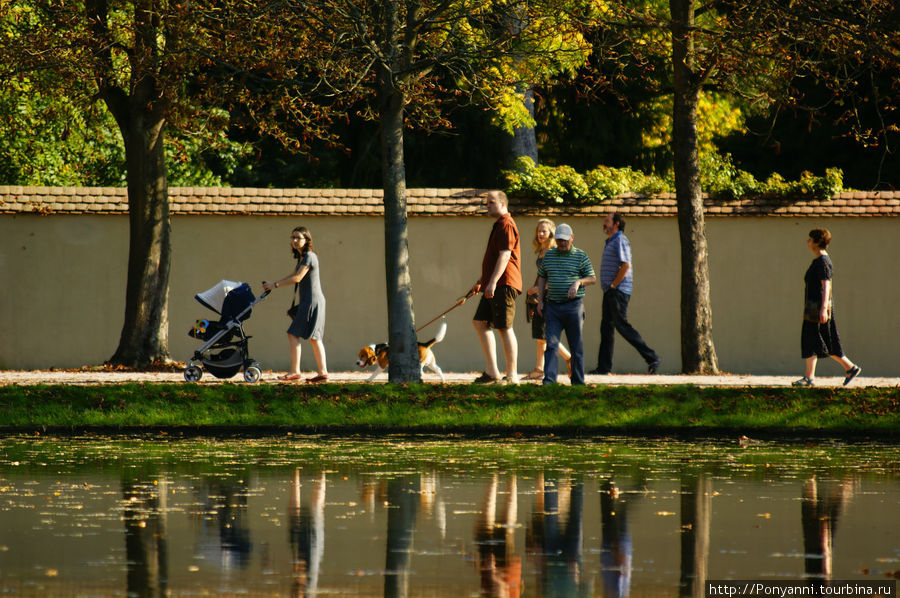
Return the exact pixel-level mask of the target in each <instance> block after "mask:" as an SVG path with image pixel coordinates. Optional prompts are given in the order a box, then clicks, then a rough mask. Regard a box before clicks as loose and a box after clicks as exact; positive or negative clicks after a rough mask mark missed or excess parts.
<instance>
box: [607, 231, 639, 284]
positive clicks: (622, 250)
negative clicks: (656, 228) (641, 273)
mask: <svg viewBox="0 0 900 598" xmlns="http://www.w3.org/2000/svg"><path fill="white" fill-rule="evenodd" d="M626 262H627V263H629V264H631V243H629V242H628V237H626V236H625V235H624V233H622V231H618V232H616V234H614V235H613V236H611V237H610V238H609V239H607V240H606V245H605V246H604V247H603V259H602V260H601V261H600V286H601V288H603V291H604V292H606V291H608V290H609V285H610V284H612V281H613V280H615V278H616V274H617V273H618V272H619V268H621V267H622V264H624V263H626ZM633 280H634V264H632V267H631V268H629V269H628V274H626V275H625V278H623V279H622V282H620V283H619V286H618V287H616V288H617V289H619V290H620V291H622V292H623V293H625V294H626V295H630V294H631V290H632V286H631V285H632V281H633Z"/></svg>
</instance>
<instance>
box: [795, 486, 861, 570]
mask: <svg viewBox="0 0 900 598" xmlns="http://www.w3.org/2000/svg"><path fill="white" fill-rule="evenodd" d="M852 495H853V486H852V483H851V482H849V481H842V482H821V481H819V480H818V479H816V476H813V477H811V478H809V479H808V480H806V482H804V484H803V501H802V502H801V504H800V515H801V518H802V524H803V552H804V553H805V565H806V567H805V570H806V575H807V577H809V578H810V579H811V580H813V579H822V578H829V577H831V572H832V556H833V550H832V549H833V544H834V532H835V529H836V528H837V521H838V517H839V516H840V514H841V512H842V510H843V508H844V506H845V505H846V504H847V501H848V500H849V499H850V497H851V496H852Z"/></svg>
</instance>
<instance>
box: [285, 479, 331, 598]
mask: <svg viewBox="0 0 900 598" xmlns="http://www.w3.org/2000/svg"><path fill="white" fill-rule="evenodd" d="M300 486H301V485H300V470H299V469H297V470H295V471H294V477H292V478H291V492H290V496H289V497H288V522H289V532H288V533H289V534H290V536H289V537H290V543H291V554H292V557H293V562H292V565H293V567H292V571H293V578H294V579H293V583H292V585H291V596H297V597H299V596H308V595H310V594H314V593H315V592H316V590H317V589H318V587H319V566H320V565H321V563H322V554H323V553H324V552H325V473H324V472H322V473H321V474H319V476H318V478H317V479H316V481H315V484H314V485H313V491H312V496H311V497H310V501H309V504H308V505H306V506H303V504H302V502H301V500H300Z"/></svg>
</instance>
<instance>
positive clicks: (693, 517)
mask: <svg viewBox="0 0 900 598" xmlns="http://www.w3.org/2000/svg"><path fill="white" fill-rule="evenodd" d="M711 518H712V484H711V483H710V480H709V477H708V476H707V475H706V474H699V475H696V474H685V476H684V477H683V478H682V479H681V580H680V592H679V595H680V596H694V597H696V598H700V597H702V596H705V595H706V592H705V588H704V585H705V583H706V578H707V571H708V566H709V532H710V524H711Z"/></svg>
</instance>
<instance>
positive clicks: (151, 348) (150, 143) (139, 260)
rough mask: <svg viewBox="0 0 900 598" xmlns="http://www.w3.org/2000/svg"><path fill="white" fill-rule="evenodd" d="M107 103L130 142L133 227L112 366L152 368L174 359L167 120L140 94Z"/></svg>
mask: <svg viewBox="0 0 900 598" xmlns="http://www.w3.org/2000/svg"><path fill="white" fill-rule="evenodd" d="M105 99H106V98H105ZM123 104H125V106H123ZM107 105H109V106H110V107H111V109H112V111H113V114H114V115H115V116H116V120H117V121H118V123H119V127H120V129H121V131H122V137H123V139H124V141H125V162H126V169H127V182H128V220H129V224H130V236H129V246H128V281H127V283H126V291H125V322H124V324H123V326H122V333H121V336H120V337H119V347H118V348H117V349H116V352H115V354H114V355H113V356H112V358H111V359H110V362H111V363H114V364H119V365H126V366H130V367H146V366H148V365H150V364H153V363H155V362H160V361H162V362H167V361H169V307H168V306H169V272H170V268H171V262H172V243H171V232H172V224H171V219H170V217H169V191H168V183H167V181H166V161H165V149H164V147H163V130H164V127H165V122H164V120H163V119H162V118H161V117H159V116H155V115H153V114H152V113H148V111H147V110H146V108H145V105H146V104H145V103H144V101H143V99H142V98H141V97H140V95H138V96H137V97H133V98H128V99H120V100H118V101H117V100H113V99H112V98H110V99H108V100H107ZM113 106H115V107H113Z"/></svg>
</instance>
